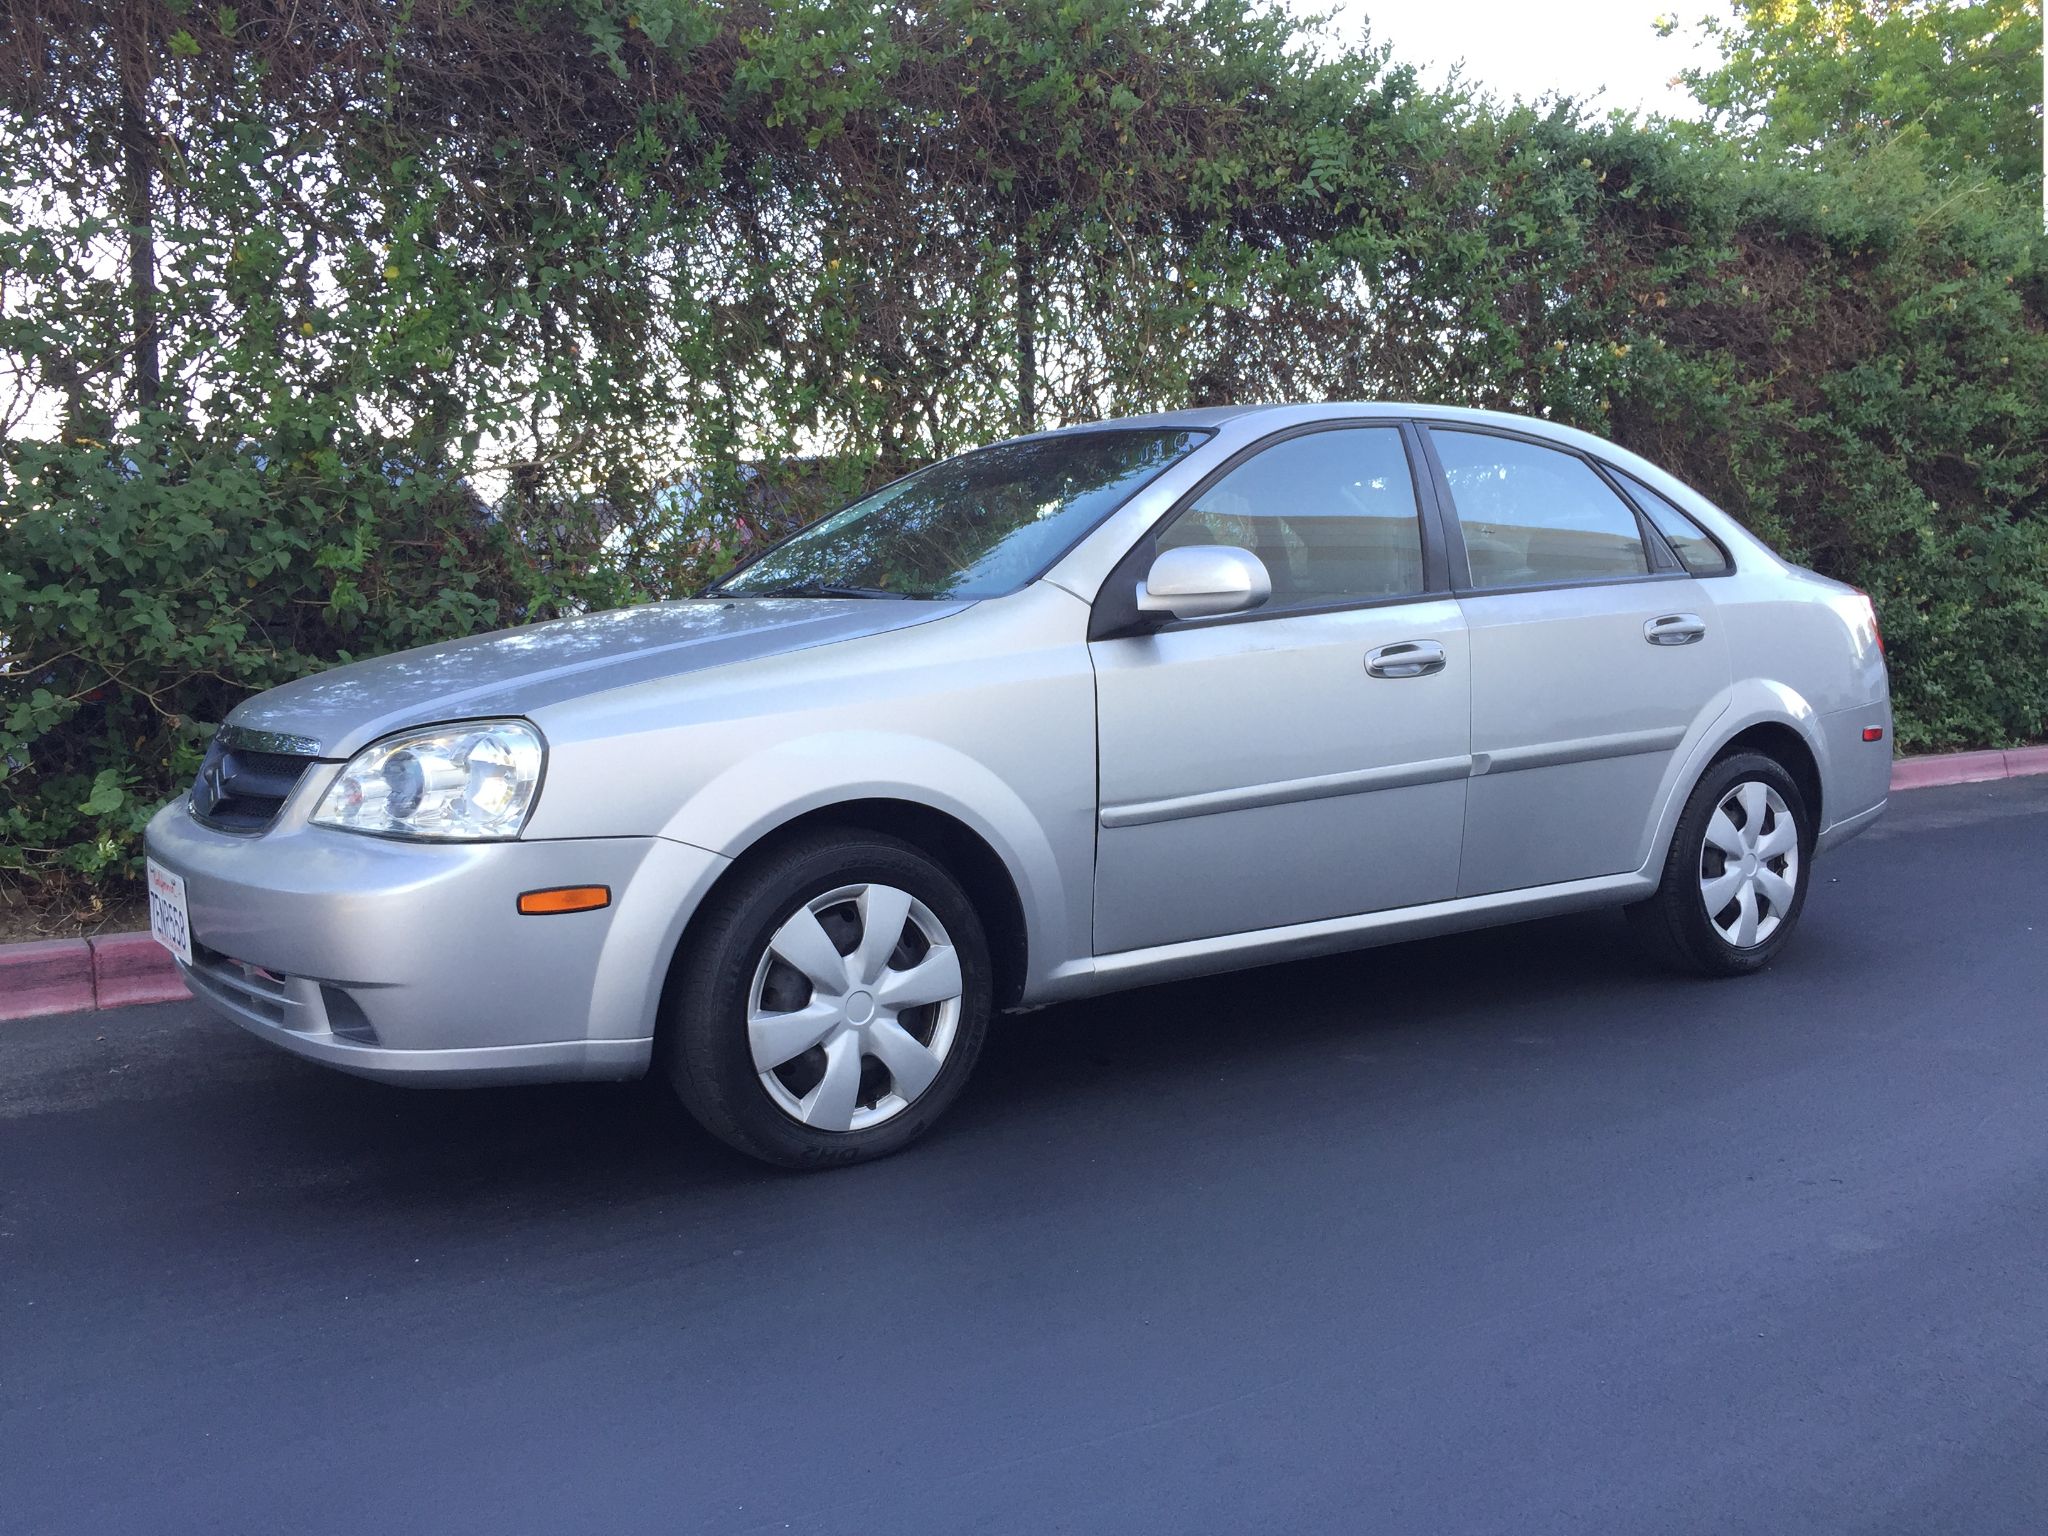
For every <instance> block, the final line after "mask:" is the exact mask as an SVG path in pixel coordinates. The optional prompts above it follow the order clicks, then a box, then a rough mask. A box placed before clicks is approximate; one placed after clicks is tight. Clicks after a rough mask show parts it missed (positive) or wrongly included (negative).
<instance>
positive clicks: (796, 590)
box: [721, 582, 910, 603]
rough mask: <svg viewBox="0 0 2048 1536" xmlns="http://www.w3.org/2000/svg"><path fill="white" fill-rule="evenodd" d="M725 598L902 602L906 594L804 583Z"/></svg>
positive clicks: (731, 594)
mask: <svg viewBox="0 0 2048 1536" xmlns="http://www.w3.org/2000/svg"><path fill="white" fill-rule="evenodd" d="M721 595H722V596H726V597H886V598H890V599H893V600H894V601H896V602H899V603H900V602H903V601H904V600H905V599H907V598H908V597H909V596H910V594H909V593H908V592H891V591H889V590H888V589H887V588H885V587H841V586H834V585H832V584H831V583H829V582H805V583H804V584H803V585H802V586H796V587H770V588H769V589H768V590H767V591H765V592H727V593H723V594H721Z"/></svg>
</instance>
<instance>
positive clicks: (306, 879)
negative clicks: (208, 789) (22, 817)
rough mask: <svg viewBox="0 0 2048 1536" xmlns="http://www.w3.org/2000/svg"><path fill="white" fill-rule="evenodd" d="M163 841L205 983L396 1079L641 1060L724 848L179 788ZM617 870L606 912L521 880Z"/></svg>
mask: <svg viewBox="0 0 2048 1536" xmlns="http://www.w3.org/2000/svg"><path fill="white" fill-rule="evenodd" d="M145 842H146V846H147V849H148V852H149V856H150V857H151V858H153V859H155V860H156V861H157V862H158V863H159V864H162V865H163V866H165V867H166V868H167V869H170V870H172V871H174V872H175V873H177V874H179V875H182V876H183V877H184V879H185V890H186V897H187V901H188V904H189V909H190V917H191V930H192V940H193V959H194V962H195V963H194V964H193V965H192V966H190V967H189V968H187V967H181V969H184V971H185V977H186V981H187V983H188V984H189V985H190V986H191V988H192V990H193V992H194V993H195V994H196V995H197V996H199V997H201V998H203V999H204V1000H205V1001H206V1002H208V1003H209V1004H211V1005H212V1006H213V1007H214V1008H215V1009H217V1010H218V1011H219V1012H221V1013H223V1014H225V1015H226V1016H227V1017H228V1018H230V1019H233V1020H234V1021H235V1022H236V1023H238V1024H240V1025H242V1026H243V1027H245V1028H247V1029H249V1030H250V1031H251V1032H253V1033H255V1034H258V1035H261V1036H262V1037H263V1038H265V1039H267V1040H270V1041H272V1042H273V1043H275V1044H277V1045H279V1046H282V1047H283V1048H284V1049H286V1050H289V1051H291V1052H293V1053H294V1054H296V1055H300V1056H304V1057H307V1058H309V1059H311V1060H314V1061H319V1062H324V1063H326V1064H327V1065H329V1066H333V1067H338V1068H340V1069H342V1070H343V1071H347V1072H354V1073H356V1074H358V1075H360V1076H365V1077H374V1078H381V1079H384V1080H387V1081H398V1082H425V1083H445V1084H461V1083H478V1082H521V1081H525V1082H532V1081H545V1080H558V1079H572V1078H619V1077H633V1076H637V1075H639V1074H640V1073H641V1072H643V1071H645V1070H646V1067H647V1063H648V1059H649V1054H650V1051H651V1048H652V1038H653V1034H654V1024H655V1017H656V1013H657V1010H658V1008H659V1004H660V996H661V986H662V982H663V979H664V977H665V975H666V973H667V969H668V962H669V958H670V957H671V956H672V955H673V954H674V952H675V946H676V943H677V941H678V940H679V938H680V937H681V933H682V927H683V924H684V923H685V922H686V921H687V920H688V918H689V915H690V913H691V912H692V911H694V910H695V908H696V905H697V903H698V901H700V900H701V899H702V898H703V895H704V893H705V892H706V891H707V890H708V889H709V888H710V886H711V883H712V881H713V880H715V879H716V878H717V876H718V874H719V873H720V871H722V870H723V869H724V868H725V866H726V864H727V862H728V861H727V860H725V859H724V858H722V857H721V856H720V855H718V854H714V853H709V852H707V851H705V850H703V849H700V848H693V847H691V846H689V845H688V844H684V843H677V842H671V841H669V840H667V839H664V838H656V837H646V838H588V839H565V840H556V841H536V842H503V843H450V844H434V843H411V842H401V841H397V840H393V839H387V838H377V837H369V836H365V835H362V834H360V833H353V832H338V831H334V830H332V829H329V828H324V827H315V826H312V825H310V824H308V823H306V822H304V821H303V820H296V819H294V818H293V817H292V816H291V815H290V812H289V811H288V812H287V813H286V816H285V817H283V818H281V819H280V822H279V823H278V824H277V825H276V826H274V827H273V828H272V829H271V830H270V831H268V832H264V833H262V834H260V835H248V834H239V833H232V832H221V831H216V830H214V829H212V828H210V827H206V826H204V825H202V824H201V823H200V822H198V821H197V820H195V819H194V818H193V816H192V814H191V812H190V811H189V810H188V809H187V807H186V805H185V802H184V801H183V800H179V801H178V802H176V803H175V804H173V805H170V806H167V807H165V808H164V809H163V810H162V811H160V812H158V813H157V815H156V817H155V819H154V820H152V821H151V822H150V825H149V831H148V833H147V836H146V839H145ZM563 885H606V886H609V887H611V891H612V904H611V906H609V907H607V908H605V909H603V910H601V911H596V912H577V913H568V914H558V915H551V916H545V917H527V916H522V915H520V913H519V912H518V910H517V907H516V905H515V903H516V901H517V898H518V896H519V893H520V892H522V891H530V890H539V889H544V888H547V887H550V886H563Z"/></svg>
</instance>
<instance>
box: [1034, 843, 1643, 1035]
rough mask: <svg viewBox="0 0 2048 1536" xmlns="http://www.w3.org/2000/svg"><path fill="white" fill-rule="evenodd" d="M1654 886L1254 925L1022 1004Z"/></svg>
mask: <svg viewBox="0 0 2048 1536" xmlns="http://www.w3.org/2000/svg"><path fill="white" fill-rule="evenodd" d="M1656 889H1657V882H1656V880H1655V879H1653V878H1652V877H1651V876H1649V875H1648V874H1646V873H1644V872H1642V871H1640V870H1638V871H1633V872H1631V873H1629V874H1622V875H1600V876H1597V877H1595V878H1594V879H1590V880H1567V881H1563V882H1561V883H1559V884H1557V885H1537V886H1530V887H1528V888H1527V889H1525V890H1519V891H1495V892H1492V893H1491V894H1488V895H1485V896H1461V897H1459V898H1457V899H1456V900H1454V901H1437V902H1431V903H1429V904H1428V905H1426V906H1420V907H1396V908H1394V909H1392V910H1390V911H1385V912H1364V913H1360V914H1358V915H1357V916H1355V917H1328V918H1321V919H1319V920H1317V921H1316V922H1312V923H1291V924H1289V925H1288V926H1286V927H1284V928H1260V929H1255V930H1253V931H1252V932H1249V933H1226V934H1219V935H1218V936H1216V937H1215V938H1209V939H1189V940H1186V941H1184V942H1182V943H1178V944H1156V945H1153V946H1151V947H1150V948H1146V949H1128V950H1123V951H1120V952H1119V953H1117V954H1112V955H1096V956H1094V957H1093V958H1092V959H1083V960H1071V961H1069V962H1067V963H1066V964H1065V965H1062V966H1060V967H1059V968H1057V969H1056V970H1054V971H1053V972H1052V974H1051V975H1049V976H1048V977H1046V978H1045V981H1044V983H1043V984H1042V985H1041V986H1039V987H1037V988H1035V989H1033V994H1032V995H1031V996H1030V997H1028V998H1027V999H1025V1001H1026V1003H1027V1005H1029V1004H1038V1003H1051V1002H1063V1001H1065V1000H1067V999H1069V998H1075V997H1088V996H1091V995H1093V994H1096V993H1101V992H1114V991H1119V990H1121V989H1122V988H1125V987H1139V986H1147V985H1150V984H1151V983H1153V982H1159V981H1177V980H1180V979H1181V978H1183V977H1188V976H1210V975H1215V974H1217V973H1218V972H1222V971H1237V970H1244V969H1246V968H1248V967H1251V966H1255V965H1271V964H1273V963H1274V962H1276V961H1282V960H1305V959H1308V958H1310V957H1311V956H1315V955H1333V954H1341V953H1342V952H1344V951H1345V950H1352V949H1371V948H1373V947H1374V946H1376V945H1380V944H1397V943H1400V942H1401V941H1402V940H1404V939H1423V938H1431V937H1434V936H1435V935H1437V934H1441V933H1460V932H1463V931H1465V930H1467V929H1471V928H1491V927H1494V926H1496V925H1498V924H1502V923H1518V922H1522V921H1524V920H1526V919H1529V918H1538V917H1554V916H1556V915H1557V914H1559V913H1561V912H1582V911H1587V910H1590V909H1593V908H1598V907H1620V906H1627V905H1628V904H1629V903H1630V902H1634V901H1640V900H1642V899H1643V898H1644V897H1646V896H1648V895H1650V894H1651V893H1652V892H1653V891H1655V890H1656Z"/></svg>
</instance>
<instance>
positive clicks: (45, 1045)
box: [0, 778, 2048, 1536]
mask: <svg viewBox="0 0 2048 1536" xmlns="http://www.w3.org/2000/svg"><path fill="white" fill-rule="evenodd" d="M1816 875H1817V884H1816V886H1815V889H1814V891H1813V894H1812V897H1811V899H1810V901H1809V903H1808V906H1807V911H1806V918H1805V926H1804V929H1803V931H1802V932H1801V934H1800V935H1799V937H1798V940H1797V941H1796V943H1795V944H1794V946H1793V948H1792V950H1791V951H1790V953H1788V955H1787V956H1786V957H1785V959H1784V960H1783V961H1782V962H1781V963H1780V964H1779V965H1778V966H1777V967H1776V968H1775V969H1774V970H1772V971H1771V972H1768V973H1766V974H1765V975H1763V976H1761V977H1758V978H1753V979H1750V980H1746V981H1740V982H1720V983H1708V982H1689V981H1684V980H1675V979H1671V978H1668V977H1665V976H1663V975H1660V974H1658V973H1656V972H1654V971H1651V970H1649V969H1647V968H1646V967H1645V966H1644V965H1643V964H1642V963H1641V962H1639V961H1638V960H1636V959H1635V958H1634V956H1633V953H1632V951H1631V950H1630V949H1629V947H1628V944H1627V938H1626V934H1625V932H1624V931H1623V929H1622V927H1621V925H1620V923H1619V921H1618V920H1617V919H1615V918H1613V917H1612V916H1605V915H1603V916H1598V917H1589V918H1577V919H1569V920H1559V921H1551V922H1545V923H1541V924H1536V925H1532V926H1528V927H1524V928H1520V929H1515V930H1506V931H1501V932H1496V933H1492V934H1483V935H1470V936H1466V937H1461V938H1457V939H1449V940H1440V941H1434V942H1431V943H1427V944H1421V945H1414V946H1409V947H1406V948H1403V949H1396V950H1385V951H1379V952H1375V953H1370V954H1365V955H1360V956H1353V957H1347V958H1344V959H1339V960H1332V961H1323V962H1316V963H1313V964H1304V965H1296V966H1291V967H1283V968H1278V969H1273V970H1268V971H1264V972H1258V973H1252V974H1247V975H1242V976H1237V977H1233V978H1229V979H1226V980H1220V981H1212V982H1203V983H1190V984H1185V985H1177V986H1172V987H1165V988H1158V989H1154V990H1151V991H1147V992H1143V993H1138V994H1134V995H1131V996H1128V997H1125V998H1122V999H1111V1000H1106V1001H1103V1002H1099V1003H1094V1004H1089V1005H1086V1006H1077V1007H1069V1008H1062V1009H1058V1010H1053V1011H1049V1012H1046V1013H1042V1014H1037V1015H1033V1016H1030V1017H1027V1018H1022V1019H1017V1020H1012V1021H1008V1022H1007V1023H1006V1024H1005V1026H1004V1028H1003V1029H1002V1031H1001V1032H1000V1034H999V1035H998V1038H997V1040H996V1042H995V1043H994V1044H993V1046H992V1047H991V1051H990V1054H989V1056H988V1057H987V1058H985V1060H984V1065H983V1069H982V1072H981V1076H980V1079H979V1082H978V1083H977V1084H976V1085H975V1086H974V1087H972V1088H970V1090H969V1093H968V1095H967V1097H966V1098H965V1099H964V1100H963V1101H962V1103H961V1105H960V1106H959V1108H958V1109H957V1110H956V1111H955V1113H954V1116H953V1118H952V1119H951V1121H950V1123H949V1124H948V1125H947V1126H946V1127H945V1129H944V1130H942V1131H941V1132H940V1133H939V1134H937V1135H935V1136H934V1137H933V1138H932V1139H930V1140H928V1141H927V1142H925V1143H924V1144H923V1145H922V1146H921V1147H919V1148H918V1149H916V1150H915V1151H913V1152H911V1153H910V1154H908V1155H906V1156H903V1157H900V1158H897V1159H895V1160H894V1161H891V1162H887V1163H882V1164H878V1165H874V1166H872V1167H867V1168H860V1169H854V1170H849V1171H843V1172H837V1173H831V1174H825V1175H813V1176H787V1175H780V1174H772V1173H769V1172H766V1171H763V1170H760V1169H757V1168H755V1167H753V1166H752V1165H750V1164H747V1163H745V1162H742V1161H740V1160H738V1159H737V1158H735V1157H733V1156H731V1155H729V1154H727V1153H725V1152H723V1151H722V1150H721V1149H719V1148H717V1147H716V1146H714V1145H713V1144H711V1143H710V1142H708V1141H707V1140H706V1139H705V1138H704V1137H702V1136H701V1135H699V1134H697V1133H696V1132H694V1131H693V1130H691V1129H690V1128H689V1127H688V1126H687V1125H686V1124H685V1123H684V1122H683V1120H682V1117H681V1115H680V1113H679V1112H677V1111H675V1110H673V1109H672V1107H671V1105H670V1104H669V1103H668V1101H667V1100H666V1098H665V1097H664V1096H663V1095H662V1094H661V1093H660V1092H658V1091H656V1090H655V1089H654V1088H652V1087H651V1086H648V1085H628V1086H620V1087H587V1088H566V1089H520V1090H506V1091H491V1092H471V1093H438V1094H437V1093H428V1092H413V1091H408V1090H403V1089H394V1088H385V1087H379V1086H376V1085H373V1084H368V1083H361V1082H356V1081H354V1080H352V1079H349V1078H344V1077H340V1076H336V1075H331V1074H328V1073H325V1072H323V1071H321V1070H320V1069H318V1068H315V1067H311V1066H308V1065H305V1064H302V1063H300V1062H297V1061H295V1060H292V1059H290V1058H287V1057H285V1056H284V1055H282V1054H277V1053H273V1052H272V1051H270V1050H268V1049H266V1048H265V1047H263V1046H262V1045H260V1044H259V1043H257V1042H254V1041H252V1040H249V1039H247V1038H245V1037H244V1036H243V1035H241V1034H240V1033H239V1032H237V1031H236V1030H234V1029H233V1028H232V1027H231V1026H229V1025H226V1024H218V1023H215V1022H213V1021H211V1020H210V1019H208V1018H206V1017H204V1016H203V1015H202V1014H201V1013H200V1012H199V1011H198V1009H197V1008H195V1007H192V1006H189V1005H175V1006H165V1007H161V1008H154V1009H134V1010H129V1011H127V1012H124V1013H120V1014H112V1015H103V1016H100V1017H97V1018H73V1019H52V1020H42V1021H37V1022H34V1023H29V1024H15V1025H0V1529H4V1530H6V1531H9V1532H23V1533H37V1536H41V1533H59V1532H72V1531H77V1532H92V1533H95V1536H107V1533H116V1532H131V1531H132V1532H174V1531H188V1530H221V1531H249V1532H263V1533H266V1536H284V1533H292V1532H301V1531H305V1532H348V1533H358V1532H385V1531H398V1532H407V1533H410V1532H436V1533H439V1532H450V1533H453V1532H472V1531H474V1532H484V1533H490V1536H512V1533H519V1532H546V1533H562V1532H582V1531H591V1532H606V1533H626V1532H642V1531H647V1532H656V1531H658V1532H664V1533H674V1532H696V1531H716V1532H740V1531H757V1530H761V1531H779V1530H785V1529H786V1530H796V1531H805V1532H875V1531H887V1532H890V1533H892V1536H908V1533H924V1532H934V1533H947V1536H953V1533H964V1532H1019V1533H1034V1536H1036V1533H1046V1532H1054V1531H1077V1532H1105V1533H1120V1536H1121V1533H1137V1532H1153V1531H1158V1532H1230V1533H1251V1532H1282V1531H1332V1532H1362V1531H1385V1532H1428V1531H1456V1532H1494V1531H1497V1532H1504V1533H1506V1532H1512V1533H1516V1536H1526V1533H1531V1532H1540V1531H1596V1530H1604V1531H1623V1532H1632V1533H1634V1532H1654V1531H1699V1532H1714V1533H1717V1536H1719V1533H1733V1532H1749V1531H1755V1532H1768V1533H1771V1536H1783V1533H1788V1532H1815V1531H1843V1532H1893V1531H1896V1532H1968V1533H1971V1536H1990V1533H1997V1532H2014V1533H2019V1532H2026V1533H2030V1536H2032V1533H2038V1532H2040V1531H2042V1530H2043V1529H2044V1528H2048V1000H2044V997H2048V778H2043V779H2032V780H2016V781H2012V782H2010V783H2003V784H1991V785H1982V786H1972V787H1966V788H1959V789H1945V790H1923V791H1918V792H1915V793H1913V794H1911V795H1907V796H1903V797H1900V798H1899V799H1897V800H1895V801H1894V803H1893V814H1892V816H1891V818H1890V820H1889V821H1888V822H1887V823H1886V824H1884V825H1883V826H1882V827H1881V828H1880V829H1879V830H1878V831H1876V832H1873V833H1871V834H1870V835H1869V836H1867V837H1865V838H1864V839H1863V840H1861V841H1859V842H1857V843H1854V844H1852V845H1851V846H1850V847H1848V848H1846V849H1843V850H1842V851H1841V852H1839V853H1838V854H1836V855H1835V856H1833V857H1831V858H1828V859H1825V860H1823V861H1822V862H1821V863H1820V864H1819V865H1818V866H1817V868H1816Z"/></svg>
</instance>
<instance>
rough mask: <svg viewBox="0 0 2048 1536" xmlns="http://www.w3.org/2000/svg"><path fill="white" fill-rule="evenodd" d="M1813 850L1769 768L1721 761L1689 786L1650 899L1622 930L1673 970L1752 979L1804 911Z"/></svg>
mask: <svg viewBox="0 0 2048 1536" xmlns="http://www.w3.org/2000/svg"><path fill="white" fill-rule="evenodd" d="M1813 841H1814V836H1813V827H1812V824H1811V820H1810V813H1809V812H1808V810H1807V806H1806V798H1805V796H1804V795H1802V794H1801V793H1800V791H1799V786H1798V785H1797V784H1796V783H1794V782H1793V780H1792V776H1791V775H1790V774H1789V773H1787V772H1786V771H1785V770H1784V768H1783V767H1781V766H1780V765H1779V763H1778V762H1777V761H1776V760H1775V759H1774V758H1768V757H1765V756H1763V755H1762V754H1761V753H1755V752H1741V753H1736V754H1734V755H1733V756H1730V757H1724V758H1722V759H1721V760H1720V761H1718V762H1716V763H1714V764H1713V765H1712V766H1710V767H1709V768H1708V769H1707V771H1706V773H1705V774H1704V775H1703V776H1702V777H1701V779H1700V782H1699V783H1698V784H1697V785H1695V786H1694V788H1693V792H1692V795H1691V797H1690V798H1689V799H1688V800H1687V801H1686V805H1685V811H1684V814H1682V815H1681V816H1680V817H1679V818H1678V828H1677V830H1676V831H1675V832H1674V833H1673V834H1672V838H1671V852H1670V854H1669V856H1668V857H1667V858H1666V859H1665V861H1664V876H1663V879H1662V881H1661V882H1660V883H1659V885H1658V887H1657V893H1656V895H1654V896H1652V897H1651V898H1650V899H1649V900H1647V901H1645V902H1641V903H1639V904H1638V905H1636V906H1633V907H1631V908H1629V919H1630V922H1631V925H1632V926H1633V927H1634V928H1635V930H1636V934H1637V936H1638V938H1639V939H1641V940H1642V942H1643V944H1644V947H1645V948H1647V949H1648V950H1649V951H1650V952H1651V953H1652V954H1653V955H1655V956H1656V957H1657V958H1658V959H1660V960H1662V961H1664V962H1666V963H1667V964H1670V965H1672V966H1674V967H1676V968H1678V969H1680V970H1688V971H1693V972H1696V973H1699V974H1701V975H1707V976H1741V975H1746V974H1748V973H1749V972H1751V971H1756V970H1761V969H1762V968H1763V967H1764V966H1766V965H1768V964H1769V963H1770V962H1771V960H1772V959H1773V958H1774V957H1775V956H1776V955H1777V953H1778V951H1779V950H1780V949H1782V948H1784V946H1785V942H1786V940H1788V939H1789V938H1790V937H1791V935H1792V929H1793V927H1794V926H1795V925H1796V924H1797V923H1798V921H1799V913H1800V909H1801V908H1802V907H1804V906H1805V904H1806V884H1807V869H1808V865H1809V863H1810V861H1811V859H1812V855H1813Z"/></svg>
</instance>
